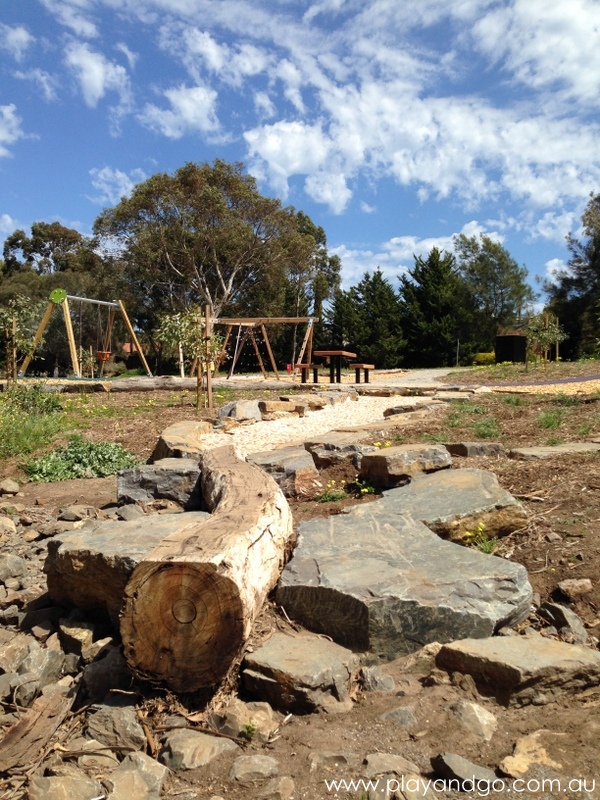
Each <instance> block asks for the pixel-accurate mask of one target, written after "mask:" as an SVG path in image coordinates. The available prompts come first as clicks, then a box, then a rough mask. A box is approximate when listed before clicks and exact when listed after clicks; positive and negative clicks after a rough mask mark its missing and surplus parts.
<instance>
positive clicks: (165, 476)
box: [117, 458, 202, 511]
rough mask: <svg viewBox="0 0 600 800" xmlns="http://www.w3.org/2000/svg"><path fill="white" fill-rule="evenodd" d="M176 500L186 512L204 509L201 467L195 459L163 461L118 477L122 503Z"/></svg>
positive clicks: (136, 468)
mask: <svg viewBox="0 0 600 800" xmlns="http://www.w3.org/2000/svg"><path fill="white" fill-rule="evenodd" d="M163 499H164V500H174V501H175V502H176V503H179V505H180V506H183V508H184V509H185V510H186V511H191V510H193V509H199V508H201V507H202V494H201V490H200V467H199V466H198V465H197V464H196V463H195V462H194V461H192V460H191V459H182V458H163V459H161V460H160V461H155V462H154V464H144V465H143V466H140V467H133V469H123V470H121V471H120V472H118V473H117V500H118V501H119V502H120V503H150V502H152V501H153V500H163Z"/></svg>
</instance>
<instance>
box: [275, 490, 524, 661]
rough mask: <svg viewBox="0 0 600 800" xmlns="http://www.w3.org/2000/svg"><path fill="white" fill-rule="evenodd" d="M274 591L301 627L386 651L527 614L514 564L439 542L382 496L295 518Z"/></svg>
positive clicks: (390, 654) (483, 631)
mask: <svg viewBox="0 0 600 800" xmlns="http://www.w3.org/2000/svg"><path fill="white" fill-rule="evenodd" d="M298 532H299V544H298V546H297V547H296V550H295V552H294V556H293V557H292V559H291V561H290V562H289V564H288V565H287V567H286V568H285V570H284V572H283V574H282V577H281V580H280V582H279V586H278V589H277V594H276V600H277V602H278V603H279V604H281V605H282V606H283V607H284V608H285V610H286V612H287V613H288V614H289V615H290V616H291V617H293V618H294V619H296V620H298V621H299V622H301V623H302V624H303V625H305V626H306V627H307V628H309V629H310V630H313V631H316V632H319V633H325V634H327V635H328V636H331V638H332V639H333V640H334V641H336V642H339V643H340V644H342V645H344V646H346V647H350V648H352V649H353V650H358V651H371V652H372V653H375V654H376V655H377V656H379V657H380V658H383V659H386V660H391V659H393V658H396V657H397V656H399V655H403V654H406V653H410V652H413V651H414V650H417V649H418V648H420V647H422V646H423V645H425V644H428V643H429V642H451V641H453V640H456V639H463V638H466V637H473V638H483V637H487V636H491V635H492V633H493V632H494V631H495V630H496V629H498V628H501V627H502V626H504V625H513V624H516V623H517V622H519V621H521V620H523V619H525V618H526V617H527V614H528V613H529V607H530V604H531V598H532V591H531V586H530V585H529V581H528V580H527V572H526V570H525V568H524V567H522V566H521V565H520V564H514V563H512V562H510V561H506V560H505V559H501V558H495V557H494V556H488V555H484V554H483V553H480V552H478V551H476V550H471V549H468V548H466V547H462V546H460V545H456V544H453V543H451V542H447V541H444V540H442V539H440V538H439V536H437V535H436V534H435V533H433V532H432V531H431V530H429V528H427V527H426V526H425V525H423V524H422V523H421V522H417V521H415V520H414V519H413V518H412V517H410V516H399V515H398V514H397V513H396V512H395V511H394V510H393V509H390V507H389V501H388V502H386V501H385V499H383V500H375V501H373V502H371V503H368V504H366V505H364V506H355V507H353V508H352V509H351V511H350V512H349V513H348V514H341V515H338V516H333V517H330V518H328V519H317V520H311V521H308V522H304V523H301V524H300V525H299V527H298Z"/></svg>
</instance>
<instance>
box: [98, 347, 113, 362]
mask: <svg viewBox="0 0 600 800" xmlns="http://www.w3.org/2000/svg"><path fill="white" fill-rule="evenodd" d="M96 355H97V356H98V361H100V362H101V363H102V364H104V363H106V362H107V361H108V359H109V358H110V357H111V356H112V352H111V351H110V350H96Z"/></svg>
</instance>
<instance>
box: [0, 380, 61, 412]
mask: <svg viewBox="0 0 600 800" xmlns="http://www.w3.org/2000/svg"><path fill="white" fill-rule="evenodd" d="M2 399H3V401H4V404H5V405H8V406H10V407H11V408H13V409H16V410H18V411H25V412H27V413H28V414H55V413H57V412H58V411H63V404H62V400H61V397H60V395H58V394H56V393H54V392H49V391H46V390H45V389H44V385H43V384H41V383H35V384H33V385H24V384H22V383H19V384H14V385H13V386H11V388H10V389H9V390H8V391H7V392H5V394H4V395H3V398H2Z"/></svg>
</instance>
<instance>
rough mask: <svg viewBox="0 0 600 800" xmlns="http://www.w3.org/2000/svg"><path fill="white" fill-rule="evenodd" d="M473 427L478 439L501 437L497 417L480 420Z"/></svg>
mask: <svg viewBox="0 0 600 800" xmlns="http://www.w3.org/2000/svg"><path fill="white" fill-rule="evenodd" d="M472 427H473V432H474V433H475V436H477V438H478V439H497V438H498V437H499V436H500V425H499V424H498V420H497V419H496V418H495V417H488V418H487V419H482V420H479V421H477V422H475V423H474V424H473V426H472Z"/></svg>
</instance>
